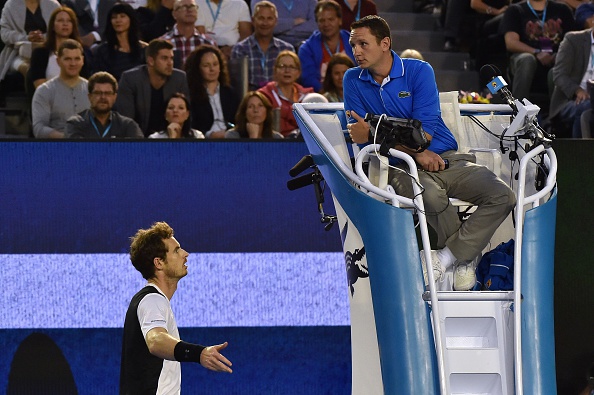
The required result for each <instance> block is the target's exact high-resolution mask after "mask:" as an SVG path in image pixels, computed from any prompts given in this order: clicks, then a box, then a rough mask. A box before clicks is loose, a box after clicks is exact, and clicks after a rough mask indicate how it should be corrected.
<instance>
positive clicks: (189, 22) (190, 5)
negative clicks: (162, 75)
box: [161, 0, 216, 68]
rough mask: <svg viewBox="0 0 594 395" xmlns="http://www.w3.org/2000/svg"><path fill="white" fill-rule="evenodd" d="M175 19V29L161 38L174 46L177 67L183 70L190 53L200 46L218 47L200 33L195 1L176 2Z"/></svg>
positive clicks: (178, 0) (180, 0)
mask: <svg viewBox="0 0 594 395" xmlns="http://www.w3.org/2000/svg"><path fill="white" fill-rule="evenodd" d="M202 12H204V10H202ZM173 18H174V19H175V21H176V23H175V25H173V29H171V31H169V32H168V33H165V34H164V35H163V36H161V38H162V39H164V40H167V41H169V42H170V43H171V44H173V52H174V55H175V60H176V63H179V64H176V67H179V68H183V65H184V63H185V62H186V59H187V58H188V55H189V54H190V52H192V51H193V50H195V49H196V48H197V47H198V46H199V45H202V44H210V45H216V43H215V42H214V41H212V40H211V39H209V38H207V37H206V36H205V35H204V34H202V33H200V32H199V31H198V29H197V28H196V26H195V25H196V21H197V20H198V6H197V5H196V2H195V1H194V0H175V3H174V4H173Z"/></svg>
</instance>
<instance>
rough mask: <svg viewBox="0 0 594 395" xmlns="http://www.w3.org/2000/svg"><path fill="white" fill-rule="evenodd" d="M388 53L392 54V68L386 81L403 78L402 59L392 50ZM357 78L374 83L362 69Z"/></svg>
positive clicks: (368, 73) (369, 75) (367, 72)
mask: <svg viewBox="0 0 594 395" xmlns="http://www.w3.org/2000/svg"><path fill="white" fill-rule="evenodd" d="M390 52H391V53H392V68H391V69H390V74H388V78H389V80H388V81H390V80H392V79H394V78H399V77H403V76H404V65H403V64H402V59H400V57H399V56H398V55H397V54H396V52H394V51H393V50H391V51H390ZM359 78H360V79H361V80H363V81H368V82H371V83H374V82H375V80H374V79H373V76H372V75H371V73H370V72H369V70H368V69H362V70H361V74H359Z"/></svg>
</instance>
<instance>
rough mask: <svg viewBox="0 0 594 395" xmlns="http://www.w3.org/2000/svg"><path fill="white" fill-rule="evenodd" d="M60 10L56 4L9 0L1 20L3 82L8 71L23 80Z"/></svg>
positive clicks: (0, 77)
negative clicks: (51, 22) (51, 19)
mask: <svg viewBox="0 0 594 395" xmlns="http://www.w3.org/2000/svg"><path fill="white" fill-rule="evenodd" d="M59 6H60V3H58V2H57V1H55V0H8V1H7V2H6V3H5V4H4V7H3V9H2V17H0V39H2V42H3V43H4V45H5V46H4V48H3V49H2V52H1V53H0V81H2V80H3V79H4V76H5V75H6V73H8V72H9V71H18V72H19V73H21V74H22V75H23V76H25V75H27V72H28V70H29V64H30V58H31V52H32V48H35V47H40V46H42V45H43V43H44V41H45V33H46V32H47V24H48V22H49V18H50V16H51V14H52V11H53V10H55V9H56V8H58V7H59Z"/></svg>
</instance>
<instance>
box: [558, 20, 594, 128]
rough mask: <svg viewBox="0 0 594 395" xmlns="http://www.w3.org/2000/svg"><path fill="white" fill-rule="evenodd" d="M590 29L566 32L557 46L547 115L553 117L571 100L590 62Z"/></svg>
mask: <svg viewBox="0 0 594 395" xmlns="http://www.w3.org/2000/svg"><path fill="white" fill-rule="evenodd" d="M591 36H592V29H588V30H582V31H578V32H568V33H567V34H566V35H565V37H564V38H563V41H561V44H560V46H559V52H558V53H557V58H556V60H555V67H553V82H554V83H555V89H554V90H553V94H552V95H551V105H550V108H549V117H550V118H553V117H554V116H555V115H557V114H558V113H559V111H561V109H562V108H563V107H564V106H565V103H567V101H569V100H573V98H574V94H575V91H576V90H577V89H578V88H579V86H580V82H581V81H582V78H583V77H584V74H585V73H586V71H587V70H588V63H589V62H590V48H591V47H592V39H591Z"/></svg>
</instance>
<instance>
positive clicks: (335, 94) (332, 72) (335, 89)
mask: <svg viewBox="0 0 594 395" xmlns="http://www.w3.org/2000/svg"><path fill="white" fill-rule="evenodd" d="M351 67H355V64H354V63H353V61H352V60H351V58H349V57H348V56H347V55H346V54H344V53H335V54H334V55H332V57H331V58H330V62H329V63H328V68H326V75H325V76H324V83H323V85H322V93H323V94H324V97H326V99H328V101H329V102H334V103H338V102H343V101H344V100H343V94H342V77H343V76H344V73H346V71H347V70H348V69H350V68H351Z"/></svg>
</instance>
